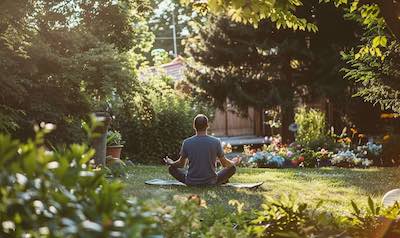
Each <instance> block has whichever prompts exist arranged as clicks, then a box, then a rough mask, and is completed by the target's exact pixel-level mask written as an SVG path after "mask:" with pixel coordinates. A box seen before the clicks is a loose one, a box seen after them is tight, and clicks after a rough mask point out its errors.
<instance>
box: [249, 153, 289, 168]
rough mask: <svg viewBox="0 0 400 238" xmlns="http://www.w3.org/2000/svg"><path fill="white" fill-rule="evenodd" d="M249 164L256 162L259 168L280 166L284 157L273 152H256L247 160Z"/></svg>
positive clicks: (283, 161)
mask: <svg viewBox="0 0 400 238" xmlns="http://www.w3.org/2000/svg"><path fill="white" fill-rule="evenodd" d="M248 162H249V163H250V164H254V163H255V164H256V165H257V167H259V168H282V167H283V165H284V163H285V159H284V158H283V157H282V156H280V155H276V154H274V153H269V152H265V151H260V152H256V153H255V154H254V155H253V156H252V157H251V158H250V159H249V161H248Z"/></svg>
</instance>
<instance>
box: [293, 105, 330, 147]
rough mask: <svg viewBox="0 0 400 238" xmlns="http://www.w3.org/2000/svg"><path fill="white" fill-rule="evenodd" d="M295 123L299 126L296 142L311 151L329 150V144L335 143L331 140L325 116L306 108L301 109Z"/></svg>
mask: <svg viewBox="0 0 400 238" xmlns="http://www.w3.org/2000/svg"><path fill="white" fill-rule="evenodd" d="M295 122H296V124H297V126H298V130H297V133H296V142H297V143H299V144H300V145H302V146H305V147H308V148H310V149H314V150H316V149H318V147H319V148H327V147H328V145H327V143H329V142H331V143H333V139H332V138H329V136H328V131H327V125H326V122H325V114H324V113H322V112H320V111H318V110H315V109H312V108H310V109H307V108H305V107H302V108H299V109H298V111H297V113H296V115H295Z"/></svg>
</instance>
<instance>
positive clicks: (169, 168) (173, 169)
mask: <svg viewBox="0 0 400 238" xmlns="http://www.w3.org/2000/svg"><path fill="white" fill-rule="evenodd" d="M174 171H176V169H175V167H173V166H171V165H170V166H168V172H169V173H170V174H173V173H174Z"/></svg>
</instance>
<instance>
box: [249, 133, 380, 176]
mask: <svg viewBox="0 0 400 238" xmlns="http://www.w3.org/2000/svg"><path fill="white" fill-rule="evenodd" d="M342 134H343V133H342ZM268 141H269V142H270V144H269V145H264V147H263V148H262V149H257V150H256V149H252V148H251V147H250V146H245V147H244V156H243V157H244V160H243V161H244V162H243V165H244V166H248V167H259V168H293V167H311V168H313V167H325V166H336V167H344V168H367V167H370V166H372V165H379V161H380V156H381V154H382V145H380V144H376V143H373V142H371V141H370V142H367V143H365V144H362V143H361V140H358V143H353V140H352V139H351V138H350V137H347V136H338V137H337V138H336V139H335V142H336V146H335V147H334V148H333V149H330V150H329V149H328V148H318V149H316V150H314V149H311V148H308V147H306V146H303V145H300V144H298V143H292V144H290V145H284V144H282V143H281V139H280V137H279V136H276V137H272V138H268Z"/></svg>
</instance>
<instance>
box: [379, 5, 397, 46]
mask: <svg viewBox="0 0 400 238" xmlns="http://www.w3.org/2000/svg"><path fill="white" fill-rule="evenodd" d="M376 2H377V4H378V6H379V9H380V11H381V14H382V16H383V18H384V19H385V22H386V25H387V27H388V28H389V30H390V31H391V32H392V33H393V35H394V36H395V37H396V38H397V40H400V2H399V1H396V0H379V1H376Z"/></svg>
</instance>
